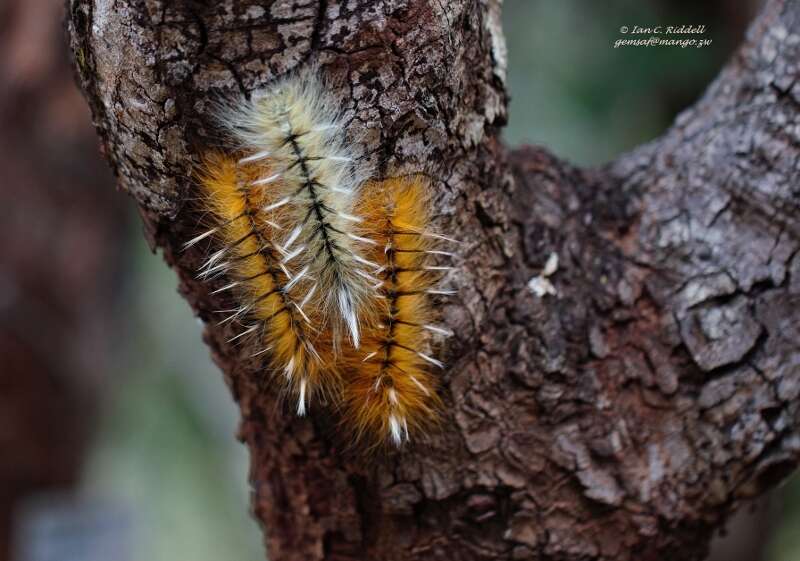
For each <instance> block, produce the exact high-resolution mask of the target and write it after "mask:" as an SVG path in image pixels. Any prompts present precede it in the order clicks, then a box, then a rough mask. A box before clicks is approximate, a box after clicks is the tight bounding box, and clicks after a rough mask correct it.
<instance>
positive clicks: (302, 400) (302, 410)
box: [297, 378, 306, 417]
mask: <svg viewBox="0 0 800 561" xmlns="http://www.w3.org/2000/svg"><path fill="white" fill-rule="evenodd" d="M305 414H306V379H305V378H303V379H301V380H300V396H299V397H298V399H297V415H298V416H299V417H304V416H305Z"/></svg>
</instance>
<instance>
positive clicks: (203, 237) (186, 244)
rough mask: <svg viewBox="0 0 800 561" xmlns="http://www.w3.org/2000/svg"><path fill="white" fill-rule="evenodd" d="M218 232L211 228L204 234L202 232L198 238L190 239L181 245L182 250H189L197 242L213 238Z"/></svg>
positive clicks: (216, 229)
mask: <svg viewBox="0 0 800 561" xmlns="http://www.w3.org/2000/svg"><path fill="white" fill-rule="evenodd" d="M218 230H219V228H211V229H210V230H208V231H206V232H203V233H202V234H200V235H199V236H196V237H194V238H192V239H191V240H189V241H188V242H186V243H185V244H183V249H189V248H190V247H192V246H193V245H195V244H196V243H197V242H200V241H203V240H204V239H206V238H207V237H209V236H213V235H214V234H216V233H217V231H218Z"/></svg>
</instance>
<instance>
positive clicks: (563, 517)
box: [69, 0, 800, 561]
mask: <svg viewBox="0 0 800 561" xmlns="http://www.w3.org/2000/svg"><path fill="white" fill-rule="evenodd" d="M798 19H800V7H798V6H797V5H796V4H794V3H791V2H783V1H778V0H775V1H772V2H770V3H768V4H767V6H766V7H765V9H764V12H763V14H762V15H761V16H760V17H759V19H758V20H757V21H756V22H755V23H754V24H753V26H752V29H751V30H750V32H749V35H748V40H747V42H746V44H745V45H744V46H743V47H742V48H741V49H740V51H739V52H738V53H737V55H736V56H735V57H734V58H733V60H732V61H731V62H730V63H729V65H728V66H727V67H726V68H725V69H724V70H723V72H722V73H721V75H720V77H719V78H718V79H717V80H716V81H715V82H714V84H713V85H712V86H711V87H710V88H709V90H708V92H707V93H706V94H705V96H704V97H703V98H702V99H701V100H700V101H699V102H698V103H697V105H696V106H695V107H693V108H691V109H690V110H688V111H686V112H685V113H684V114H682V115H681V116H680V117H679V118H678V119H677V121H676V123H675V125H674V126H673V127H672V129H670V131H668V132H667V133H666V134H665V135H664V136H663V137H662V138H660V139H658V140H656V141H655V142H653V143H651V144H648V145H646V146H643V147H641V148H640V149H638V150H637V151H635V152H633V153H631V154H628V155H625V156H623V157H621V158H620V159H619V160H618V161H616V162H614V163H612V164H611V165H609V166H607V167H604V168H600V169H593V170H578V169H574V168H573V167H571V166H569V165H568V164H566V163H564V162H562V161H560V160H558V159H556V158H555V157H553V156H551V155H549V154H548V153H547V152H545V151H544V150H541V149H535V148H524V149H521V150H519V151H516V152H514V153H512V154H511V155H510V156H506V155H505V153H504V150H503V148H502V146H501V145H500V144H499V142H498V127H500V126H501V125H502V124H504V121H505V100H506V95H505V89H504V77H505V49H504V45H503V37H502V33H501V31H500V28H499V2H495V1H485V2H482V1H478V0H454V1H450V2H447V3H444V2H442V3H439V2H437V1H435V0H431V1H428V0H405V1H404V0H384V1H379V2H368V1H357V2H342V3H339V2H336V1H333V0H327V1H325V0H322V1H319V2H307V3H298V2H289V1H288V0H287V1H275V2H272V3H270V4H268V5H267V6H262V3H259V2H255V1H253V2H248V1H243V0H240V1H234V0H226V1H222V2H219V3H213V4H210V5H203V4H200V3H198V2H193V1H189V0H185V1H183V2H176V3H165V4H163V5H162V4H161V3H156V2H144V1H142V0H138V1H136V0H116V1H114V2H112V1H111V0H94V1H92V0H72V2H71V4H70V16H69V30H70V38H71V44H72V48H73V52H74V54H75V61H76V66H77V68H78V71H79V74H80V78H81V83H82V85H83V88H84V91H85V92H86V95H87V99H88V100H89V103H90V106H91V107H92V110H93V113H94V116H95V122H96V124H97V127H98V130H99V133H100V135H101V137H102V139H103V142H104V145H105V149H106V152H107V154H108V156H109V159H110V161H111V162H112V165H113V166H114V167H115V169H116V171H117V173H118V175H119V183H120V185H121V186H122V188H123V189H125V190H126V191H128V192H129V193H131V194H132V195H133V197H134V198H135V199H136V201H137V203H138V204H139V206H140V208H141V209H142V215H143V219H144V222H145V225H146V229H147V232H148V235H149V236H150V240H151V244H152V246H153V247H154V248H156V247H160V248H162V249H163V252H164V256H165V259H166V261H167V262H168V263H169V264H170V265H171V266H172V267H173V268H175V269H176V271H178V273H179V275H180V278H181V292H182V293H183V294H184V296H185V297H186V298H187V299H188V300H189V302H190V303H191V304H192V306H193V307H194V309H195V310H196V311H197V313H198V315H199V317H200V318H201V319H203V321H205V322H206V325H207V328H206V339H207V341H208V343H209V344H210V346H211V348H212V351H213V355H214V358H215V360H216V361H217V362H218V364H219V365H220V367H221V368H222V369H223V371H224V372H225V375H226V378H227V380H228V382H229V385H230V387H231V391H232V393H233V395H234V398H235V399H236V400H237V402H238V403H239V406H240V408H241V411H242V419H243V420H242V426H241V430H240V437H241V439H242V440H243V441H244V442H246V443H247V445H248V447H249V449H250V452H251V457H252V469H251V484H252V486H253V491H254V496H253V505H254V510H255V514H256V516H257V517H258V518H259V520H261V521H262V522H263V523H264V525H265V527H266V533H267V535H268V537H269V539H268V542H269V549H270V558H271V559H274V560H276V561H277V560H279V561H287V560H294V559H297V560H300V559H302V560H308V559H331V560H332V559H337V560H343V559H393V560H394V559H397V560H400V559H403V560H410V559H426V560H427V559H439V558H441V559H530V558H536V559H609V560H610V559H631V558H636V559H660V558H663V556H664V554H665V553H666V552H669V553H670V554H671V556H672V557H675V558H680V557H682V558H686V559H695V558H700V557H701V556H702V555H703V552H704V550H705V547H706V543H707V540H708V537H709V534H710V531H711V530H712V529H713V528H715V527H717V526H718V525H719V524H720V523H721V522H722V521H723V520H724V519H725V517H726V516H727V514H728V513H730V511H731V509H732V508H733V507H734V506H735V505H736V503H737V501H738V500H740V499H742V498H746V497H749V496H752V495H754V494H757V493H759V492H761V491H763V490H764V489H765V488H767V487H768V486H770V485H773V484H775V483H776V482H778V481H779V480H780V479H781V478H782V477H783V476H784V475H785V474H786V473H788V472H789V471H790V470H791V469H793V468H794V467H795V465H796V463H797V460H798V448H800V435H799V434H798V426H799V425H800V423H799V422H798V421H800V414H799V413H798V408H797V404H796V402H797V400H796V398H797V396H798V394H800V350H799V349H798V341H800V321H799V320H798V315H797V311H796V309H797V304H798V303H800V302H799V301H800V257H798V247H800V241H799V240H798V238H799V237H800V236H799V235H798V234H799V232H798V223H797V221H796V219H795V217H796V216H797V215H798V214H797V210H798V200H799V199H798V192H797V187H796V186H797V185H798V182H797V174H798V171H797V170H798V166H797V163H796V162H797V152H798V146H800V144H798V134H799V133H800V127H798V125H797V118H796V115H797V108H798V107H799V106H800V104H799V103H798V100H799V99H800V97H798V92H800V89H799V88H800V86H797V85H796V78H797V76H798V71H797V62H796V61H798V60H800V56H798V55H800V52H798V51H799V50H800V37H798V35H796V34H793V33H792V30H793V29H796V28H797V25H796V24H797V20H798ZM308 63H318V64H320V65H321V67H322V69H323V71H324V72H325V74H326V75H327V76H330V77H332V79H333V83H334V87H335V88H336V92H337V94H338V95H339V96H340V97H341V99H342V104H343V107H344V108H345V109H346V111H347V115H348V116H349V117H350V119H351V120H350V132H351V133H363V134H364V135H365V137H366V138H367V139H368V142H369V149H370V150H371V152H370V153H371V154H372V157H373V158H374V160H375V162H376V163H377V164H378V168H379V170H380V172H381V173H386V172H388V171H390V170H391V171H392V172H394V171H395V170H397V171H401V172H402V171H420V170H423V171H425V172H427V173H429V174H430V175H431V176H433V177H434V178H435V179H436V181H435V183H434V185H433V187H432V188H433V189H434V190H435V196H434V198H435V204H436V208H437V209H439V210H440V211H441V216H440V218H439V219H438V220H439V222H440V223H439V224H438V225H437V227H438V228H439V229H440V230H441V231H446V232H451V233H455V234H456V235H457V236H458V237H459V238H460V239H461V240H462V241H463V247H462V250H461V256H462V257H461V259H460V261H459V262H458V271H457V273H455V274H453V275H452V276H451V277H450V278H448V282H450V283H451V284H452V285H454V286H456V287H457V288H458V289H459V296H458V298H457V299H456V301H455V302H453V303H451V304H448V305H446V306H445V307H444V309H443V314H444V318H445V320H446V323H447V324H448V325H449V326H450V327H451V328H452V329H453V330H454V331H455V332H456V334H457V335H456V337H455V341H454V342H453V343H452V344H451V345H450V346H449V348H448V350H447V359H448V363H449V364H450V368H449V369H448V371H447V372H446V373H444V374H443V376H442V390H441V393H442V396H443V398H444V400H445V403H446V406H447V407H446V409H447V410H446V412H445V415H444V420H443V423H442V428H441V430H440V431H438V432H436V433H434V434H432V435H431V436H430V438H429V439H427V441H425V442H419V443H416V444H415V446H413V447H412V448H410V449H409V450H407V451H406V452H405V453H402V454H395V455H388V456H386V457H380V458H371V459H369V460H365V459H364V458H363V457H361V456H359V455H358V454H352V453H348V452H347V451H346V450H344V449H345V448H346V444H347V443H346V441H345V440H344V439H343V438H342V437H340V436H337V434H336V430H335V427H336V422H335V419H333V418H332V417H329V416H328V415H327V413H326V412H325V411H323V410H321V408H318V410H317V411H313V414H312V416H311V418H310V419H298V418H295V417H294V416H293V415H291V414H290V413H289V412H288V411H287V410H285V409H284V406H283V404H281V403H280V402H279V400H278V398H277V395H276V391H275V390H274V389H273V388H272V387H271V386H269V385H267V384H265V383H264V380H265V377H266V376H267V375H266V374H265V373H264V372H263V371H261V369H260V368H259V365H258V364H256V363H255V362H254V361H253V360H250V359H246V358H244V357H247V356H248V354H249V352H248V349H246V348H237V347H233V346H232V345H230V344H228V343H226V342H225V341H226V340H227V339H228V338H229V337H230V336H231V335H233V331H232V330H231V329H232V328H231V327H229V326H218V325H216V321H215V315H214V314H213V310H216V309H224V308H225V307H226V302H225V301H224V299H223V298H220V297H212V296H211V295H210V294H209V292H210V289H212V288H213V287H209V286H206V285H204V284H202V283H198V282H197V281H195V280H194V279H193V275H194V270H195V269H196V267H197V265H198V264H199V262H200V260H201V258H202V255H200V253H199V252H187V253H180V252H179V251H178V248H179V247H180V244H181V243H182V242H184V241H185V240H187V239H189V238H190V237H191V234H192V233H193V232H196V231H197V228H198V224H197V223H198V217H197V216H196V214H194V213H192V212H191V209H190V208H189V206H190V205H187V201H189V200H190V199H191V198H192V189H193V185H192V182H191V180H190V176H191V167H192V165H193V164H194V163H195V162H196V161H197V157H198V155H199V154H200V152H201V151H202V149H204V148H207V147H210V146H214V145H215V144H216V139H217V138H218V134H217V131H215V130H213V128H212V127H211V125H210V122H211V121H210V119H209V111H210V109H211V107H212V103H213V101H214V100H216V99H218V98H219V97H220V96H221V95H230V94H241V93H242V92H249V91H251V90H253V89H255V88H257V87H259V86H260V85H263V84H264V83H266V82H267V81H269V80H270V79H272V78H273V77H274V76H276V75H279V74H282V73H284V72H285V71H287V70H289V69H291V68H293V67H295V66H297V65H299V64H308ZM552 253H555V254H556V255H557V256H558V258H559V266H558V269H557V271H556V272H555V273H554V274H553V275H551V276H550V277H548V280H549V281H550V282H552V283H553V285H554V289H555V291H556V292H557V294H555V295H545V296H542V297H539V296H536V295H535V294H534V293H533V292H532V291H531V290H529V289H528V288H527V283H528V281H529V280H530V279H531V278H532V277H534V276H536V275H539V274H540V273H541V271H542V269H543V267H544V264H545V262H546V260H547V259H548V257H549V256H550V255H551V254H552ZM228 304H229V303H228ZM227 307H229V306H227Z"/></svg>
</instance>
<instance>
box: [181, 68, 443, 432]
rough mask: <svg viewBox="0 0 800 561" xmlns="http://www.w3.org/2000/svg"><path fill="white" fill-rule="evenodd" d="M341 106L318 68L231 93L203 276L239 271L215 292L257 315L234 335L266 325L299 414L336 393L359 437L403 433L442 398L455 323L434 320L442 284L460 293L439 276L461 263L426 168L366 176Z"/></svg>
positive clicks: (267, 341)
mask: <svg viewBox="0 0 800 561" xmlns="http://www.w3.org/2000/svg"><path fill="white" fill-rule="evenodd" d="M334 108H335V100H334V99H333V98H331V97H330V96H329V95H328V94H327V93H325V92H324V90H323V89H322V86H321V84H320V82H319V81H317V80H316V79H315V78H314V77H313V76H312V75H311V74H310V73H308V72H306V73H304V74H298V75H295V76H293V77H289V78H284V79H283V80H281V81H278V82H276V83H274V84H273V85H272V86H270V87H268V88H267V89H266V90H264V91H262V92H259V93H258V94H256V95H254V97H253V99H252V100H250V101H247V102H242V103H240V104H237V105H236V106H234V105H233V104H230V105H229V106H227V107H226V108H225V109H224V110H223V111H222V112H221V119H222V120H223V122H224V125H225V127H226V128H227V130H228V131H229V133H230V136H231V137H232V139H233V141H234V143H235V146H234V150H233V151H232V153H231V154H220V153H213V154H211V155H208V156H206V157H205V159H204V161H203V166H202V171H201V173H200V174H199V181H200V185H201V188H202V191H203V197H202V201H203V207H204V210H205V211H206V212H207V215H208V216H210V218H211V221H212V225H211V227H210V229H208V230H207V231H205V232H203V233H201V234H200V235H198V236H196V237H195V238H194V239H192V240H190V241H189V242H187V244H186V246H187V247H190V246H193V245H195V244H197V243H199V242H200V241H202V240H205V239H206V238H211V239H213V240H215V241H216V243H217V244H218V245H219V247H218V248H216V249H215V250H213V251H212V252H211V254H210V256H209V257H208V258H207V260H206V261H205V263H204V264H203V265H202V267H201V268H200V272H199V278H201V279H204V280H205V279H213V278H216V277H221V276H225V277H226V278H227V280H226V282H225V283H224V285H223V286H221V287H220V288H218V289H217V290H215V291H214V293H217V292H222V291H232V293H233V294H234V297H235V298H236V300H237V302H238V303H237V305H236V306H235V307H234V309H232V310H228V311H229V312H230V313H231V315H230V316H228V317H227V318H226V319H224V320H223V321H222V322H229V321H238V322H241V323H244V324H245V327H244V329H243V331H242V332H241V333H240V334H239V335H236V336H235V337H233V339H239V338H240V337H255V338H257V340H258V341H259V348H258V350H257V352H256V353H255V354H254V356H256V355H261V354H266V356H267V357H268V360H269V364H270V366H271V367H272V369H273V370H274V371H275V372H276V373H278V374H282V376H279V377H282V378H283V379H284V381H285V386H286V387H287V388H288V389H289V391H290V393H291V394H292V395H293V397H294V398H295V399H296V401H297V406H296V411H297V413H298V414H299V415H304V414H305V413H306V412H307V409H308V404H309V403H310V401H311V399H312V398H313V396H314V395H316V394H319V393H325V394H326V395H327V396H329V397H330V401H331V402H332V403H333V404H334V405H335V406H337V407H338V408H339V409H340V410H341V412H342V413H343V415H344V420H345V421H346V423H345V424H347V425H348V426H349V428H350V429H351V430H353V431H354V433H355V440H357V441H361V440H370V441H371V442H372V443H373V444H379V443H382V442H387V441H389V442H392V443H394V444H396V445H398V446H399V445H401V444H402V443H403V442H404V441H405V440H408V437H409V433H410V432H413V431H414V430H415V429H419V428H422V427H423V426H425V425H426V424H428V423H429V422H430V421H432V420H433V419H434V418H435V412H436V409H437V408H438V404H439V398H438V397H437V395H436V391H435V388H436V384H435V381H434V380H435V378H434V376H433V374H432V372H431V370H432V368H434V367H436V368H441V367H442V366H443V364H442V363H441V362H440V361H439V360H437V359H436V358H433V357H432V356H431V355H430V353H429V350H428V349H429V347H430V346H431V337H432V336H447V335H450V334H451V333H450V332H449V331H448V330H447V329H445V328H443V327H439V326H436V325H435V324H434V315H435V314H434V311H433V308H432V303H431V295H436V294H440V295H443V294H450V293H451V292H450V291H447V290H441V289H438V288H437V281H438V278H437V277H438V276H440V274H441V272H442V271H445V270H447V269H449V268H450V267H446V266H442V265H439V264H437V260H438V259H439V258H441V257H447V256H452V254H451V253H449V252H447V251H443V250H442V249H439V248H438V246H439V245H440V244H441V243H442V241H453V240H450V239H449V238H446V237H444V236H441V235H438V234H434V233H432V232H431V231H430V230H429V227H428V226H429V224H428V222H429V210H428V207H429V206H430V201H429V200H428V198H427V197H426V194H425V191H426V185H425V184H424V183H423V182H422V181H421V180H420V179H419V178H415V179H408V178H394V179H388V180H385V181H370V182H367V181H366V180H367V179H368V175H369V174H370V172H371V170H370V169H369V168H368V167H367V166H365V165H364V164H362V163H361V160H362V159H363V158H362V157H361V155H360V153H359V152H357V151H356V150H355V149H353V148H352V147H351V144H348V143H347V142H346V141H345V140H344V139H343V124H342V122H341V119H340V117H339V115H338V113H337V111H336V110H335V109H334ZM362 217H363V218H362ZM222 322H221V323H222ZM345 334H346V336H347V337H348V338H349V339H350V342H351V343H352V345H347V346H343V345H341V343H340V340H341V339H342V337H343V336H345ZM359 346H360V347H361V348H360V349H359ZM357 349H359V350H357Z"/></svg>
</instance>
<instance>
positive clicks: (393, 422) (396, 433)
mask: <svg viewBox="0 0 800 561" xmlns="http://www.w3.org/2000/svg"><path fill="white" fill-rule="evenodd" d="M389 435H390V436H391V437H392V442H393V443H394V445H395V446H400V445H401V444H402V443H403V438H402V435H401V432H400V422H399V421H398V420H397V417H395V416H394V415H393V414H392V415H389Z"/></svg>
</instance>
